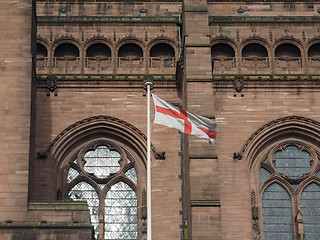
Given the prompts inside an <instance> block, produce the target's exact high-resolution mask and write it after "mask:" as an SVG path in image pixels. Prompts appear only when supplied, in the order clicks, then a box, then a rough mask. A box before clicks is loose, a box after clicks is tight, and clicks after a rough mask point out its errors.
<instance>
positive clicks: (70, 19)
mask: <svg viewBox="0 0 320 240" xmlns="http://www.w3.org/2000/svg"><path fill="white" fill-rule="evenodd" d="M37 21H38V24H39V25H43V24H62V23H73V24H75V23H77V24H92V23H134V24H137V23H167V24H168V23H172V24H176V25H178V24H179V17H162V16H157V17H156V16H155V17H125V16H122V17H111V16H110V17H107V16H64V17H61V16H38V17H37Z"/></svg>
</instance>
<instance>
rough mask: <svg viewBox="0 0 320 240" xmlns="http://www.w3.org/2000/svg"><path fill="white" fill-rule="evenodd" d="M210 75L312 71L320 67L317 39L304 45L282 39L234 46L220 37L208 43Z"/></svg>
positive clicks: (247, 42) (319, 43)
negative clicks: (270, 43)
mask: <svg viewBox="0 0 320 240" xmlns="http://www.w3.org/2000/svg"><path fill="white" fill-rule="evenodd" d="M211 57H212V71H213V74H225V73H229V74H232V73H235V74H238V73H242V74H243V73H244V74H246V73H247V74H257V73H259V74H263V73H265V74H270V72H271V73H273V74H313V73H316V71H317V69H318V68H319V67H320V42H319V41H312V42H311V43H309V44H308V45H307V46H305V47H304V46H302V45H301V44H300V43H298V42H296V41H293V40H282V41H279V42H277V43H276V44H275V45H274V46H269V44H267V43H266V42H264V41H262V40H261V41H258V40H256V41H255V40H250V41H246V42H245V43H244V44H243V45H241V46H237V45H236V44H234V43H233V42H231V41H226V40H219V41H214V42H212V44H211Z"/></svg>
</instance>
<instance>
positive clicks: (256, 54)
mask: <svg viewBox="0 0 320 240" xmlns="http://www.w3.org/2000/svg"><path fill="white" fill-rule="evenodd" d="M241 60H242V67H243V69H247V70H255V71H256V70H261V69H265V68H269V57H268V51H267V49H266V48H265V47H264V46H262V45H261V44H258V43H250V44H248V45H246V46H245V47H244V48H243V49H242V52H241Z"/></svg>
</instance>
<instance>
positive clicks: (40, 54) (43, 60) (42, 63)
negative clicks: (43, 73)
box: [37, 43, 48, 69]
mask: <svg viewBox="0 0 320 240" xmlns="http://www.w3.org/2000/svg"><path fill="white" fill-rule="evenodd" d="M47 66H48V50H47V48H46V47H45V46H44V45H42V44H41V43H37V68H38V69H43V68H45V67H47Z"/></svg>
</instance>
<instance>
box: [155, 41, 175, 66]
mask: <svg viewBox="0 0 320 240" xmlns="http://www.w3.org/2000/svg"><path fill="white" fill-rule="evenodd" d="M150 67H151V68H173V67H175V53H174V49H173V47H171V46H170V45H169V44H165V43H159V44H156V45H154V46H153V47H152V48H151V50H150Z"/></svg>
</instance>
